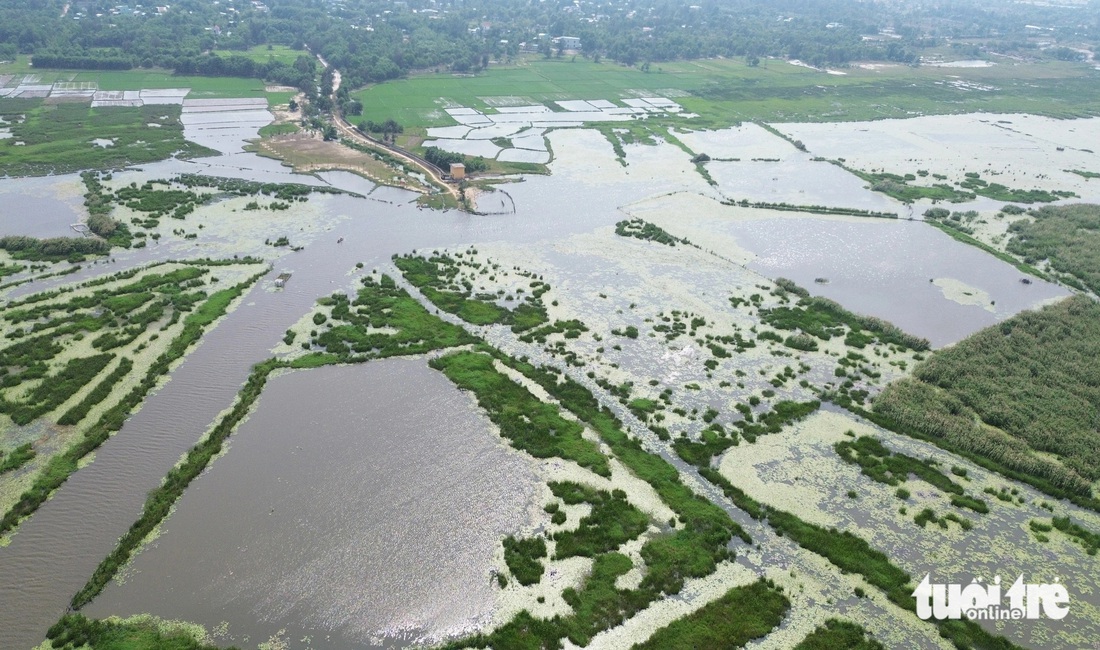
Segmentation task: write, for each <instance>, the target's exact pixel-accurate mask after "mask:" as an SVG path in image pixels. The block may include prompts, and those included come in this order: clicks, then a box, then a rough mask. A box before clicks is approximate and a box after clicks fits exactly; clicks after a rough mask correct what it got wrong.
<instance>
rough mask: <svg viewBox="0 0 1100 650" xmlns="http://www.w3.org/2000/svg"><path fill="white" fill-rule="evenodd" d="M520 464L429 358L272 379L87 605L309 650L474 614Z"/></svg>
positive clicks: (482, 618)
mask: <svg viewBox="0 0 1100 650" xmlns="http://www.w3.org/2000/svg"><path fill="white" fill-rule="evenodd" d="M532 480H533V476H532V474H531V470H530V468H529V467H528V466H527V464H526V461H524V460H523V459H522V457H521V456H520V455H518V454H516V453H515V452H513V451H510V450H508V449H507V448H505V447H503V446H501V444H500V442H499V441H498V440H497V437H496V436H495V434H493V433H492V431H491V427H490V423H489V422H488V420H487V419H485V418H484V416H483V415H481V414H480V413H478V412H477V411H476V410H474V409H473V408H472V402H471V398H470V397H468V396H467V395H464V394H462V393H460V392H459V391H458V390H457V389H456V388H455V387H454V386H453V385H452V384H451V383H450V382H449V381H447V380H446V378H444V377H443V375H441V374H440V373H438V372H436V371H434V370H431V369H429V368H428V367H427V365H426V364H425V362H424V361H423V360H418V359H412V360H386V361H377V362H373V363H368V364H366V365H363V366H353V367H339V368H321V369H317V370H308V371H298V372H294V373H292V374H289V375H285V376H282V377H278V378H275V379H273V380H272V381H271V383H270V384H269V385H268V388H267V389H266V390H265V392H264V395H263V397H262V398H261V399H260V401H259V404H258V405H257V407H256V412H255V413H254V414H253V415H252V416H251V418H250V419H249V420H248V422H247V423H246V424H245V425H244V426H242V427H241V429H240V431H238V432H237V433H236V434H235V435H234V436H233V438H232V443H231V449H230V451H229V454H228V455H227V457H226V458H224V459H221V460H218V461H217V462H215V463H214V465H213V468H212V469H211V470H210V471H209V472H208V473H207V474H206V475H204V476H203V478H202V479H201V480H199V481H197V482H196V483H195V484H194V485H193V486H192V487H191V488H190V489H189V490H188V492H187V496H186V498H184V499H182V500H181V501H180V502H179V503H178V505H177V511H176V513H175V514H174V515H173V516H172V518H171V520H170V521H169V522H167V523H166V524H165V525H164V527H163V531H162V533H161V535H160V537H159V538H158V539H157V540H155V541H154V542H152V543H151V544H150V546H149V548H147V549H146V550H145V552H143V553H142V554H141V557H140V560H139V561H137V562H135V563H134V564H133V566H132V567H131V569H130V570H129V571H128V576H127V577H126V578H125V579H124V581H123V584H122V585H114V586H112V587H111V588H109V589H108V590H107V591H106V592H104V593H103V595H102V596H100V598H99V599H98V600H97V601H96V603H95V605H94V606H93V607H91V608H90V609H89V614H91V615H94V616H106V615H110V614H123V615H129V614H137V613H142V612H152V613H154V614H158V615H161V616H164V617H171V618H183V619H185V620H189V621H195V622H199V623H202V624H204V625H206V626H207V628H208V629H214V628H215V627H217V626H218V624H219V623H220V622H221V621H230V625H229V628H228V635H227V636H225V637H224V638H223V639H222V641H223V642H232V643H236V644H243V643H245V642H248V641H249V640H251V641H252V642H253V643H255V642H259V641H263V640H266V639H268V638H269V637H271V636H274V635H276V634H277V633H278V632H279V630H285V635H284V636H287V637H288V638H291V639H294V640H297V639H300V638H303V637H309V638H311V639H312V643H311V644H310V647H313V648H346V647H350V646H362V645H366V644H368V643H370V642H371V641H373V640H376V639H381V640H382V641H383V643H384V644H387V645H388V644H391V643H394V642H395V641H396V640H405V641H409V640H416V639H419V640H421V641H424V640H432V639H440V638H444V637H447V636H453V635H456V634H459V633H462V632H469V631H470V630H472V629H476V628H477V627H478V626H479V625H483V624H484V623H485V622H486V621H487V620H488V618H489V615H490V614H491V612H492V605H493V602H494V596H493V590H492V589H491V586H492V584H493V583H492V575H491V574H490V568H491V566H492V565H491V560H492V557H493V552H494V549H495V548H496V545H497V544H498V540H499V539H500V538H502V537H504V536H505V535H507V534H510V533H513V532H515V531H516V530H518V529H519V528H521V527H522V526H523V525H524V524H525V523H526V521H527V518H528V514H527V512H526V510H527V509H528V506H532V505H538V504H532V503H531V500H532V496H533V494H534V492H533V485H532Z"/></svg>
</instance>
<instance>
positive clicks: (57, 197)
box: [0, 174, 84, 237]
mask: <svg viewBox="0 0 1100 650" xmlns="http://www.w3.org/2000/svg"><path fill="white" fill-rule="evenodd" d="M16 182H18V190H17V191H15V192H11V193H9V192H4V193H3V196H4V200H3V201H0V236H5V235H30V236H32V237H74V236H76V232H75V231H74V230H73V229H72V228H70V227H69V226H70V224H74V223H79V222H80V221H83V212H84V209H83V207H82V206H83V203H84V183H83V181H81V180H80V176H79V175H77V174H67V175H64V176H45V177H42V178H21V179H19V180H18V181H14V180H6V181H0V183H2V185H3V186H4V187H5V188H7V187H11V186H12V185H14V184H15V183H16Z"/></svg>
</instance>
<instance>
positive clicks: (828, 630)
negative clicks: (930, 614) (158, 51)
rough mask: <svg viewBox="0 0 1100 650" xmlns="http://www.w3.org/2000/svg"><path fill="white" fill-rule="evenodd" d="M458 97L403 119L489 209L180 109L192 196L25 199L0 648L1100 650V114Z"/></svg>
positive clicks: (8, 418)
mask: <svg viewBox="0 0 1100 650" xmlns="http://www.w3.org/2000/svg"><path fill="white" fill-rule="evenodd" d="M272 56H274V55H272ZM584 65H585V66H590V65H594V64H589V63H587V62H585V63H584ZM714 65H724V64H720V63H714ZM772 65H773V67H778V66H780V65H782V66H783V68H782V69H783V70H787V68H788V67H796V66H788V65H787V64H781V63H779V62H773V63H772ZM647 66H648V64H647ZM586 69H588V68H586ZM670 69H671V67H670ZM948 70H952V69H948ZM940 72H942V70H941V71H940ZM751 73H752V74H757V71H755V70H753V71H752V72H751ZM801 73H802V71H801V70H797V71H794V72H784V73H783V74H801ZM501 74H504V73H501ZM639 74H640V73H639ZM921 74H927V75H930V74H932V73H929V72H926V71H925V70H924V69H923V68H922V69H921ZM654 76H657V75H654ZM822 76H824V73H822ZM831 76H832V77H838V75H831ZM651 78H652V77H651ZM632 79H633V78H632ZM438 80H439V85H438V89H439V90H438V92H437V93H436V94H435V96H434V98H432V101H430V102H425V103H424V105H423V106H416V105H414V104H415V103H416V101H419V99H420V98H416V97H413V95H412V94H410V95H409V100H408V103H409V106H408V107H406V108H405V109H403V110H404V111H405V112H404V113H403V115H404V119H405V120H406V122H407V123H408V124H415V126H416V127H417V128H421V129H422V130H423V133H422V134H418V136H417V137H420V135H422V136H423V144H424V145H425V146H428V147H435V148H438V150H439V151H444V152H449V153H451V154H462V155H465V156H482V157H485V158H487V159H491V162H490V163H488V164H490V165H502V166H504V167H497V168H490V171H489V172H488V174H489V177H488V178H489V182H477V183H472V184H464V185H460V186H458V187H460V188H461V191H457V190H456V191H455V192H454V193H452V189H453V188H455V187H456V186H453V185H445V184H443V183H442V181H440V180H439V179H437V178H434V177H432V172H431V170H430V168H429V167H426V166H421V167H414V165H415V164H416V159H415V157H412V156H410V157H406V158H399V157H397V154H399V153H400V150H398V149H391V148H385V147H379V146H374V145H371V146H367V145H366V144H364V142H365V141H363V140H357V139H356V138H355V136H354V135H353V134H351V131H353V130H354V129H352V128H350V127H348V132H347V133H344V134H343V135H342V136H341V137H339V138H336V139H335V140H336V141H334V142H330V140H332V139H330V138H327V137H326V138H322V137H321V135H320V134H319V133H318V134H312V133H306V132H302V131H300V130H299V129H298V127H297V126H294V125H293V124H291V122H292V121H288V120H286V119H284V116H285V114H286V112H287V111H288V110H289V108H287V107H284V105H283V104H282V103H281V101H282V100H283V99H284V98H283V97H282V95H280V94H279V93H276V92H274V91H268V92H267V93H263V92H260V91H259V90H257V89H252V90H251V91H250V92H247V93H225V94H221V93H218V92H216V90H217V89H213V88H207V89H206V91H205V92H196V93H194V95H195V96H191V95H190V94H188V93H183V94H179V93H176V94H170V93H167V91H165V89H166V88H168V87H169V86H168V85H167V83H168V81H163V82H162V83H156V84H150V87H149V88H147V89H146V90H158V91H159V93H152V94H149V97H150V98H160V99H163V100H164V102H168V100H169V99H171V102H172V103H158V102H157V101H152V102H149V104H148V106H149V107H151V108H153V109H155V110H162V107H165V106H171V107H173V108H172V110H174V111H175V113H172V115H176V116H177V118H173V119H174V120H175V119H178V124H179V129H180V133H179V134H178V140H179V141H186V142H188V143H192V144H189V145H187V148H186V149H184V148H181V149H178V150H174V151H175V153H176V154H177V155H176V156H174V157H172V158H169V159H166V160H159V159H158V157H157V156H153V155H149V156H147V157H145V158H142V157H140V156H139V157H138V159H135V160H133V161H131V162H133V163H134V164H128V165H123V164H120V163H115V162H110V163H107V164H105V165H103V166H101V167H91V168H81V169H83V170H84V171H83V173H79V171H78V170H77V169H75V168H73V169H61V168H58V169H54V170H51V171H56V172H57V173H56V175H48V176H41V177H37V178H33V179H29V180H28V179H25V178H19V177H18V176H20V174H21V173H23V172H28V170H31V169H38V168H37V167H35V166H36V165H40V164H41V161H38V160H34V159H32V158H33V157H31V156H29V155H28V156H27V157H26V159H24V160H21V161H19V163H18V166H15V167H13V169H15V170H16V173H12V176H13V177H9V178H3V179H0V194H3V196H4V202H3V206H0V215H2V221H0V223H2V226H0V228H2V231H0V235H2V238H0V249H3V252H2V253H0V255H2V256H3V260H2V265H0V291H3V292H5V293H4V304H3V305H2V306H0V335H2V336H3V337H4V343H3V344H2V345H0V356H2V357H3V361H2V362H3V375H2V379H3V381H2V382H0V383H2V385H0V412H2V413H3V415H2V416H0V450H2V451H3V452H4V453H3V455H2V456H0V509H2V511H3V515H2V516H3V518H2V519H0V575H3V576H4V580H3V581H0V602H2V603H3V605H4V606H3V607H0V646H3V647H5V648H7V647H12V648H28V649H29V648H35V647H38V648H42V649H43V650H45V649H46V648H51V647H53V648H60V647H68V648H81V647H86V646H87V647H98V646H96V643H97V640H102V639H105V638H115V637H113V636H111V635H122V637H124V636H125V635H126V634H138V635H140V634H151V635H159V636H156V638H158V639H160V638H165V639H167V638H171V639H175V640H176V641H179V642H180V643H181V644H182V643H184V641H181V639H186V643H191V644H193V645H180V646H179V647H195V648H198V647H206V646H202V645H200V644H212V645H214V646H217V647H226V646H236V647H240V648H263V649H265V650H267V649H283V648H286V649H289V648H317V649H337V648H367V647H395V648H401V647H420V646H438V647H447V648H460V647H494V648H518V647H587V648H626V647H643V648H674V647H690V646H694V647H753V648H777V649H781V648H793V647H798V648H822V647H853V648H854V647H860V648H869V649H873V648H883V647H888V648H945V649H946V648H951V647H974V648H1015V647H1021V648H1044V649H1046V648H1050V649H1061V648H1067V649H1068V648H1079V647H1089V644H1093V643H1095V641H1096V639H1098V638H1100V571H1098V568H1100V565H1098V564H1097V551H1098V550H1100V499H1098V497H1097V485H1098V482H1100V471H1098V470H1097V468H1096V466H1095V463H1094V462H1092V460H1091V459H1095V458H1096V454H1097V453H1100V447H1098V444H1097V437H1096V436H1097V431H1098V426H1100V423H1098V422H1097V420H1096V417H1097V416H1096V413H1097V409H1096V406H1097V404H1098V403H1100V395H1098V394H1097V392H1096V391H1097V388H1096V387H1097V386H1098V385H1100V376H1098V375H1097V372H1098V370H1097V368H1096V365H1095V364H1092V363H1090V362H1089V360H1092V359H1095V358H1096V355H1097V354H1100V343H1098V342H1100V331H1098V330H1097V328H1098V325H1097V323H1100V308H1098V307H1097V303H1096V300H1095V294H1096V293H1097V291H1098V290H1100V255H1098V254H1097V251H1098V250H1100V242H1098V241H1096V240H1095V239H1089V238H1090V237H1093V235H1094V233H1095V231H1096V230H1097V224H1098V223H1100V216H1098V213H1097V212H1096V210H1095V208H1094V207H1091V208H1090V207H1074V206H1076V204H1091V203H1100V180H1096V176H1097V174H1095V173H1094V172H1097V171H1100V158H1098V156H1097V154H1096V153H1094V152H1093V151H1090V150H1088V149H1087V148H1085V147H1082V146H1081V143H1084V142H1090V141H1094V142H1100V118H1096V117H1079V119H1070V120H1067V119H1056V118H1055V117H1043V116H1037V115H1025V114H1021V113H980V112H970V113H963V114H958V115H940V116H924V117H913V118H911V119H884V120H877V121H860V122H857V121H845V122H815V123H808V122H801V121H791V120H789V119H777V120H768V121H766V122H763V121H761V122H755V121H752V120H750V119H746V120H745V121H744V122H741V123H737V124H735V125H730V124H719V123H717V122H715V121H714V119H715V117H714V114H713V112H710V111H709V110H708V108H707V105H706V104H704V103H701V102H698V101H697V99H698V98H697V97H690V96H687V93H686V92H683V91H678V90H677V88H675V87H673V85H672V82H671V81H669V80H667V79H665V80H657V81H646V83H650V84H651V85H650V86H645V87H643V86H641V85H636V86H631V87H630V88H631V89H632V93H630V96H625V95H623V94H612V93H611V92H610V91H609V90H608V88H605V87H602V86H598V85H595V84H592V85H590V86H588V87H586V92H589V91H590V92H601V93H604V92H606V94H604V95H602V96H596V95H586V96H583V97H582V96H575V95H568V96H567V94H566V93H561V92H558V91H557V90H556V89H555V88H547V89H546V92H545V93H544V94H545V96H543V95H537V94H536V93H533V92H519V91H516V92H515V93H514V94H511V95H507V96H506V95H503V94H501V95H498V96H494V95H491V94H489V93H488V92H486V91H484V89H481V90H479V89H478V88H472V89H469V90H468V91H465V90H464V91H463V92H465V93H467V94H465V95H461V94H460V93H459V91H458V90H457V89H458V88H460V86H458V85H453V84H457V81H456V80H455V79H452V78H450V77H446V76H441V78H438ZM421 81H422V80H417V79H413V80H402V81H397V82H394V83H393V84H392V85H391V84H388V83H387V84H380V85H378V86H375V87H372V88H368V89H367V90H365V91H357V92H360V96H362V97H364V98H365V99H369V98H370V97H371V96H372V95H371V93H372V92H373V93H376V96H378V97H380V98H381V99H380V102H379V103H384V102H383V101H382V100H386V101H397V100H396V99H394V97H393V96H390V95H386V93H390V92H392V93H394V94H395V95H397V94H400V93H401V92H408V93H411V90H410V86H409V84H418V83H421ZM472 81H478V79H476V78H472ZM559 81H560V80H555V81H554V83H558V82H559ZM635 81H636V80H635ZM71 82H72V80H70V81H69V82H63V83H71ZM13 83H14V82H13ZM51 83H52V82H51ZM199 83H200V84H201V83H203V82H201V81H200V82H199ZM546 83H547V84H549V83H550V81H549V80H547V81H546ZM623 83H626V82H625V81H624V82H623ZM638 83H640V82H638ZM929 83H932V82H929ZM5 84H7V82H5ZM403 84H404V85H403ZM172 87H173V88H175V87H176V86H172ZM12 88H15V86H14V85H13V86H12ZM66 88H67V87H66ZM416 88H420V89H421V90H422V87H420V86H416ZM199 90H200V91H201V90H202V89H201V88H200V89H199ZM619 90H620V91H621V90H623V88H620V89H619ZM42 92H53V91H42ZM118 92H122V93H125V92H131V93H135V97H136V99H131V100H126V99H125V97H126V96H125V94H123V99H118V100H115V99H104V100H103V101H139V100H140V99H141V96H142V95H141V91H140V90H138V89H133V90H128V91H122V90H120V91H118ZM471 93H473V94H471ZM169 95H170V96H169ZM265 95H266V96H265ZM536 95H537V96H536ZM89 97H90V98H89V101H96V100H94V99H91V97H94V95H92V96H89ZM166 98H167V99H166ZM177 100H178V101H177ZM3 101H5V100H4V99H0V102H3ZM7 101H12V102H16V101H23V100H7ZM368 103H369V102H368ZM3 106H4V105H3V104H0V107H3ZM13 106H14V107H13V108H11V109H8V108H5V110H4V111H0V114H3V115H14V114H15V111H16V110H20V111H26V112H25V113H22V114H21V115H24V116H25V117H24V118H23V119H35V118H36V115H35V114H34V112H33V111H34V110H35V109H34V107H31V106H30V105H23V104H19V105H13ZM130 108H136V107H130ZM68 110H74V111H75V109H68ZM81 110H84V109H83V108H82V109H81ZM95 110H111V109H109V108H96V109H95ZM127 110H129V109H127ZM164 110H168V109H164ZM370 110H380V109H376V108H368V115H370V113H369V111H370ZM395 114H396V113H395ZM375 117H379V116H375ZM749 117H754V116H749ZM846 117H848V118H849V119H851V118H858V117H867V116H864V115H848V116H846ZM889 117H892V118H899V117H901V116H900V115H894V114H893V113H891V114H890V115H889ZM1059 117H1063V116H1059ZM642 118H644V119H642ZM74 119H75V118H74ZM417 120H419V123H417ZM173 123H175V122H173ZM653 123H655V125H654V126H652V128H650V127H648V126H645V125H646V124H653ZM150 124H151V123H150ZM273 124H274V126H276V127H281V126H286V125H288V124H290V126H289V127H287V130H286V131H285V132H283V133H274V134H272V133H271V132H270V131H266V132H265V129H271V128H272V125H273ZM639 125H642V126H639ZM147 128H148V129H149V130H150V131H157V130H161V129H166V128H167V127H153V126H148V127H147ZM638 129H642V130H643V131H644V133H641V134H640V133H639V131H638ZM291 131H293V132H291ZM15 132H16V133H18V131H15ZM121 133H122V132H120V135H118V136H117V138H119V139H118V140H117V142H116V146H119V145H122V144H125V142H124V138H125V136H124V135H122V134H121ZM162 137H163V138H164V139H163V140H158V141H157V142H159V143H161V144H164V143H168V144H171V145H173V146H175V144H178V143H176V141H175V138H177V136H176V135H172V134H168V135H163V134H162ZM168 144H165V146H168ZM375 144H377V143H375ZM307 145H308V146H307ZM158 146H160V145H158ZM357 147H358V148H357ZM372 147H373V148H372ZM101 148H110V147H109V146H106V145H105V146H104V147H101ZM322 151H324V152H329V153H333V155H336V156H337V157H336V162H334V163H331V164H326V163H325V162H324V161H323V160H320V161H318V160H312V159H311V158H310V156H313V155H315V154H316V153H317V152H322ZM280 152H281V154H282V155H284V156H285V158H286V160H285V161H283V160H278V159H276V158H279V157H280ZM372 152H373V153H372ZM395 152H396V153H395ZM700 154H705V157H701V156H700ZM89 155H92V156H96V157H99V156H104V155H106V154H104V153H103V152H102V151H93V152H92V153H91V154H89ZM432 155H438V154H437V153H434V152H433V154H432ZM293 156H298V157H297V158H295V159H291V158H293ZM165 157H166V155H165V156H159V158H165ZM508 165H521V166H522V165H531V166H532V167H530V168H515V167H511V168H509V167H507V166H508ZM296 169H297V170H299V171H303V172H308V173H295V171H294V170H296ZM89 170H90V171H89ZM517 170H525V171H527V172H528V173H523V174H520V175H514V174H513V175H509V176H498V175H497V172H502V171H509V172H515V171H517ZM483 179H484V177H483ZM459 208H462V209H459ZM83 229H89V230H90V231H91V232H94V233H95V234H96V236H95V237H86V238H80V239H70V238H69V237H70V236H72V235H76V234H78V232H81V231H82V230H83ZM1067 233H1069V235H1067ZM1078 233H1083V234H1080V235H1079V236H1078ZM73 242H77V243H73ZM1067 242H1068V243H1067ZM1082 242H1083V243H1082ZM964 368H970V369H972V372H971V373H967V372H964V370H963V369H964ZM928 573H931V574H932V575H933V576H934V577H935V578H937V579H941V580H950V581H953V582H958V583H961V584H968V583H970V582H971V581H972V579H974V580H981V581H989V580H991V579H992V578H993V576H994V575H1000V576H1002V577H1003V578H1004V579H1005V580H1007V581H1008V582H1009V583H1010V582H1011V581H1012V580H1014V579H1015V577H1016V576H1018V575H1023V576H1024V577H1025V580H1027V581H1031V582H1048V581H1057V582H1059V583H1060V584H1063V585H1065V586H1066V587H1067V588H1068V589H1069V592H1070V599H1071V600H1070V602H1071V614H1070V616H1069V618H1066V619H1064V620H1054V619H1049V618H1040V619H1038V620H1028V621H1013V620H1009V621H1006V620H999V621H968V620H965V619H964V620H944V621H936V620H922V619H921V618H919V617H918V616H917V614H916V606H915V605H914V599H913V597H912V593H913V590H914V589H915V588H916V587H917V585H918V583H920V581H921V579H922V578H923V577H924V576H925V574H928ZM47 634H48V638H46V637H47ZM122 637H119V638H122ZM43 639H46V640H43ZM103 647H107V646H103ZM110 647H114V646H110Z"/></svg>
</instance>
